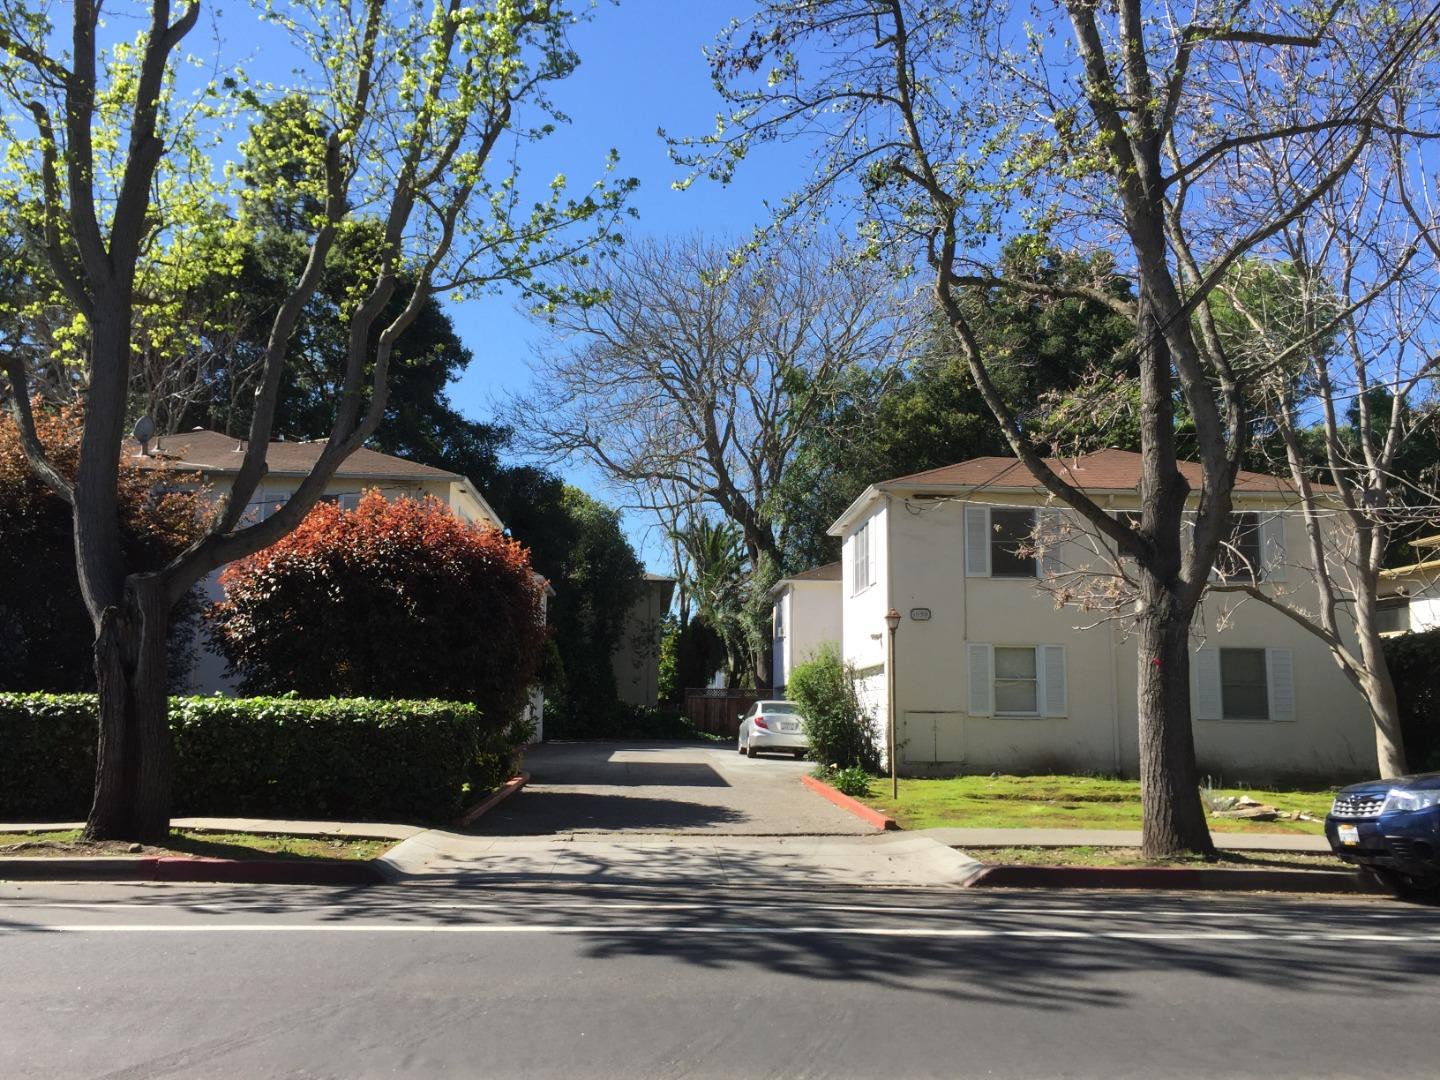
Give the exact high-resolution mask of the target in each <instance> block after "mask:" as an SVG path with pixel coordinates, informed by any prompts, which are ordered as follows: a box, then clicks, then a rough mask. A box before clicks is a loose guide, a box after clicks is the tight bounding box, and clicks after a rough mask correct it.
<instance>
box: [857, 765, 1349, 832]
mask: <svg viewBox="0 0 1440 1080" xmlns="http://www.w3.org/2000/svg"><path fill="white" fill-rule="evenodd" d="M871 791H872V792H873V794H872V795H871V797H869V798H867V799H866V800H865V802H866V803H868V804H869V805H871V806H873V807H875V808H876V809H877V810H883V811H884V812H885V813H887V814H889V815H891V816H892V817H894V818H895V820H896V821H897V822H899V824H900V827H901V828H902V829H932V828H940V827H953V828H972V829H986V828H1002V829H1024V828H1032V829H1138V828H1139V827H1140V782H1139V781H1138V780H1106V779H1102V778H1099V777H1090V776H997V777H991V776H988V775H987V776H957V777H951V778H949V779H945V780H906V779H904V778H902V779H901V780H900V798H899V801H892V800H891V799H890V797H889V795H890V785H889V782H888V781H883V780H877V781H876V782H875V783H874V784H873V785H872V786H871ZM1217 793H1218V794H1225V795H1248V796H1250V797H1251V798H1252V799H1256V800H1258V801H1259V802H1262V803H1266V804H1267V805H1270V806H1274V807H1275V808H1276V809H1278V810H1282V811H1293V810H1300V811H1304V812H1306V813H1309V814H1312V815H1314V816H1315V817H1319V818H1323V817H1324V816H1325V813H1326V811H1328V810H1329V809H1330V802H1331V798H1332V795H1333V789H1331V788H1312V789H1309V790H1306V791H1266V790H1261V789H1248V788H1221V789H1217ZM1210 828H1211V829H1212V830H1213V831H1214V832H1217V833H1218V832H1252V833H1254V832H1261V833H1266V832H1268V833H1315V834H1319V833H1322V832H1324V828H1323V826H1322V825H1321V823H1320V822H1318V821H1315V822H1310V821H1278V820H1277V821H1258V822H1252V821H1233V820H1227V819H1225V818H1216V817H1211V818H1210Z"/></svg>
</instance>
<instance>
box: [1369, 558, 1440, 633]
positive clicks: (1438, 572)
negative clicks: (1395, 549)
mask: <svg viewBox="0 0 1440 1080" xmlns="http://www.w3.org/2000/svg"><path fill="white" fill-rule="evenodd" d="M1410 546H1411V547H1413V548H1414V549H1415V551H1416V553H1417V554H1419V555H1420V556H1421V559H1420V561H1419V562H1416V563H1411V564H1410V565H1409V566H1397V567H1395V568H1394V569H1393V570H1382V571H1380V599H1379V607H1380V611H1379V615H1380V630H1381V632H1382V633H1390V634H1404V633H1409V632H1411V631H1414V632H1416V633H1419V632H1420V631H1423V630H1436V629H1440V536H1426V537H1422V538H1421V539H1419V540H1413V541H1411V543H1410Z"/></svg>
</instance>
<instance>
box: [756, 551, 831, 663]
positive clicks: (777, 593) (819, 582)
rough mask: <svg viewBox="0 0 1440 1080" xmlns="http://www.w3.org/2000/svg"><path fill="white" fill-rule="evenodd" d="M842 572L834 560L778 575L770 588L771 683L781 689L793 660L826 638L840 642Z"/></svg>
mask: <svg viewBox="0 0 1440 1080" xmlns="http://www.w3.org/2000/svg"><path fill="white" fill-rule="evenodd" d="M842 577H843V574H842V573H841V570H840V564H839V563H838V562H833V563H827V564H826V565H824V566H817V567H816V568H815V569H813V570H806V571H804V572H803V573H800V574H795V575H794V576H793V577H787V578H781V579H780V580H779V581H777V582H776V583H775V587H774V588H773V589H771V590H770V597H771V599H772V600H773V601H774V613H773V616H772V618H773V620H774V631H773V634H774V650H773V658H774V659H773V672H772V677H773V685H774V687H775V689H776V690H777V691H779V690H783V689H784V687H785V686H786V685H787V684H788V683H789V681H790V672H792V671H794V670H795V665H796V664H801V663H804V662H805V661H806V660H807V659H809V658H810V657H811V656H812V655H814V654H815V652H816V651H817V650H818V649H819V648H820V646H822V645H824V644H826V643H827V642H833V643H834V644H835V645H837V646H838V645H839V644H840V618H841V608H842V603H841V595H840V586H841V578H842Z"/></svg>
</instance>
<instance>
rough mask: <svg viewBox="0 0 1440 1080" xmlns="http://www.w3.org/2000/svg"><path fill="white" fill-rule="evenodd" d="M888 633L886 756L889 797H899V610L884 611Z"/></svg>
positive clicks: (886, 642)
mask: <svg viewBox="0 0 1440 1080" xmlns="http://www.w3.org/2000/svg"><path fill="white" fill-rule="evenodd" d="M885 625H886V626H887V627H889V628H890V633H889V634H887V635H886V637H885V701H886V704H885V718H886V721H887V723H886V727H887V728H888V731H887V733H886V734H887V737H888V744H889V745H888V747H887V750H886V755H885V756H886V757H887V758H889V759H890V798H891V799H898V798H900V776H899V774H898V773H897V772H896V771H895V752H896V746H895V631H896V630H898V629H899V628H900V612H898V611H896V610H895V609H894V608H891V609H890V610H889V611H887V612H886V613H885Z"/></svg>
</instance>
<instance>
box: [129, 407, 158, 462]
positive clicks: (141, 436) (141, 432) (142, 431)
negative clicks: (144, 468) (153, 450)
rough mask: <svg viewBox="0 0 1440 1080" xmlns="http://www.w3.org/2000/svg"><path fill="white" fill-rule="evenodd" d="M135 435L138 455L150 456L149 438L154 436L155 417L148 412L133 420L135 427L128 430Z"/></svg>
mask: <svg viewBox="0 0 1440 1080" xmlns="http://www.w3.org/2000/svg"><path fill="white" fill-rule="evenodd" d="M130 434H131V435H133V436H135V441H136V442H138V443H139V444H140V456H141V457H149V456H150V440H151V439H153V438H154V437H155V418H154V417H153V416H151V415H150V414H149V413H146V414H145V415H144V416H142V417H140V419H139V420H136V421H135V427H134V429H133V430H132V431H131V432H130Z"/></svg>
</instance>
